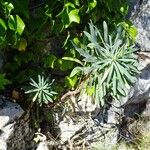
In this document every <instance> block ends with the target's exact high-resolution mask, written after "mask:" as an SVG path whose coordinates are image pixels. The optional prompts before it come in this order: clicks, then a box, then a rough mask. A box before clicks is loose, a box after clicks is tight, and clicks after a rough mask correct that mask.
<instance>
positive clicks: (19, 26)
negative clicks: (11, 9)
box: [8, 15, 25, 35]
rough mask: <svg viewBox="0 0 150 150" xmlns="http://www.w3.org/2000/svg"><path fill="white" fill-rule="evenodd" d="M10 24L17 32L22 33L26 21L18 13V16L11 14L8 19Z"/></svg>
mask: <svg viewBox="0 0 150 150" xmlns="http://www.w3.org/2000/svg"><path fill="white" fill-rule="evenodd" d="M8 26H9V28H10V29H11V30H13V31H15V32H17V33H18V34H19V35H21V34H22V32H23V31H24V28H25V24H24V22H23V21H22V19H21V18H20V17H19V16H18V15H16V16H13V15H10V17H9V20H8Z"/></svg>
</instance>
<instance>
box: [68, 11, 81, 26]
mask: <svg viewBox="0 0 150 150" xmlns="http://www.w3.org/2000/svg"><path fill="white" fill-rule="evenodd" d="M68 16H69V21H70V23H69V24H71V23H72V22H76V23H78V24H79V23H80V16H79V10H78V9H74V10H72V11H70V12H69V14H68Z"/></svg>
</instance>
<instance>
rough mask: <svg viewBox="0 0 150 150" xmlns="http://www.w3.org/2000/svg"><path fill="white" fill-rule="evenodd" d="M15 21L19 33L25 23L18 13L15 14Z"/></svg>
mask: <svg viewBox="0 0 150 150" xmlns="http://www.w3.org/2000/svg"><path fill="white" fill-rule="evenodd" d="M16 21H17V32H18V34H19V35H21V34H22V32H23V31H24V28H25V24H24V22H23V20H22V19H21V18H20V17H19V16H18V15H16Z"/></svg>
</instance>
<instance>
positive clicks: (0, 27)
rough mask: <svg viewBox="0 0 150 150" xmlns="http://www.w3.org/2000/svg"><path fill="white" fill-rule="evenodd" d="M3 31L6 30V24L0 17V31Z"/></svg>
mask: <svg viewBox="0 0 150 150" xmlns="http://www.w3.org/2000/svg"><path fill="white" fill-rule="evenodd" d="M2 30H3V32H5V31H6V30H7V26H6V24H5V21H4V20H3V19H1V18H0V33H1V32H2Z"/></svg>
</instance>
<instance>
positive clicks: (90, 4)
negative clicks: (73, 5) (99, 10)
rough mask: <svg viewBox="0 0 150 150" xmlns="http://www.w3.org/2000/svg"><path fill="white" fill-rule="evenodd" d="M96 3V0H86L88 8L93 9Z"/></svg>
mask: <svg viewBox="0 0 150 150" xmlns="http://www.w3.org/2000/svg"><path fill="white" fill-rule="evenodd" d="M96 5H97V1H96V0H88V8H89V10H93V9H94V8H95V7H96Z"/></svg>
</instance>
